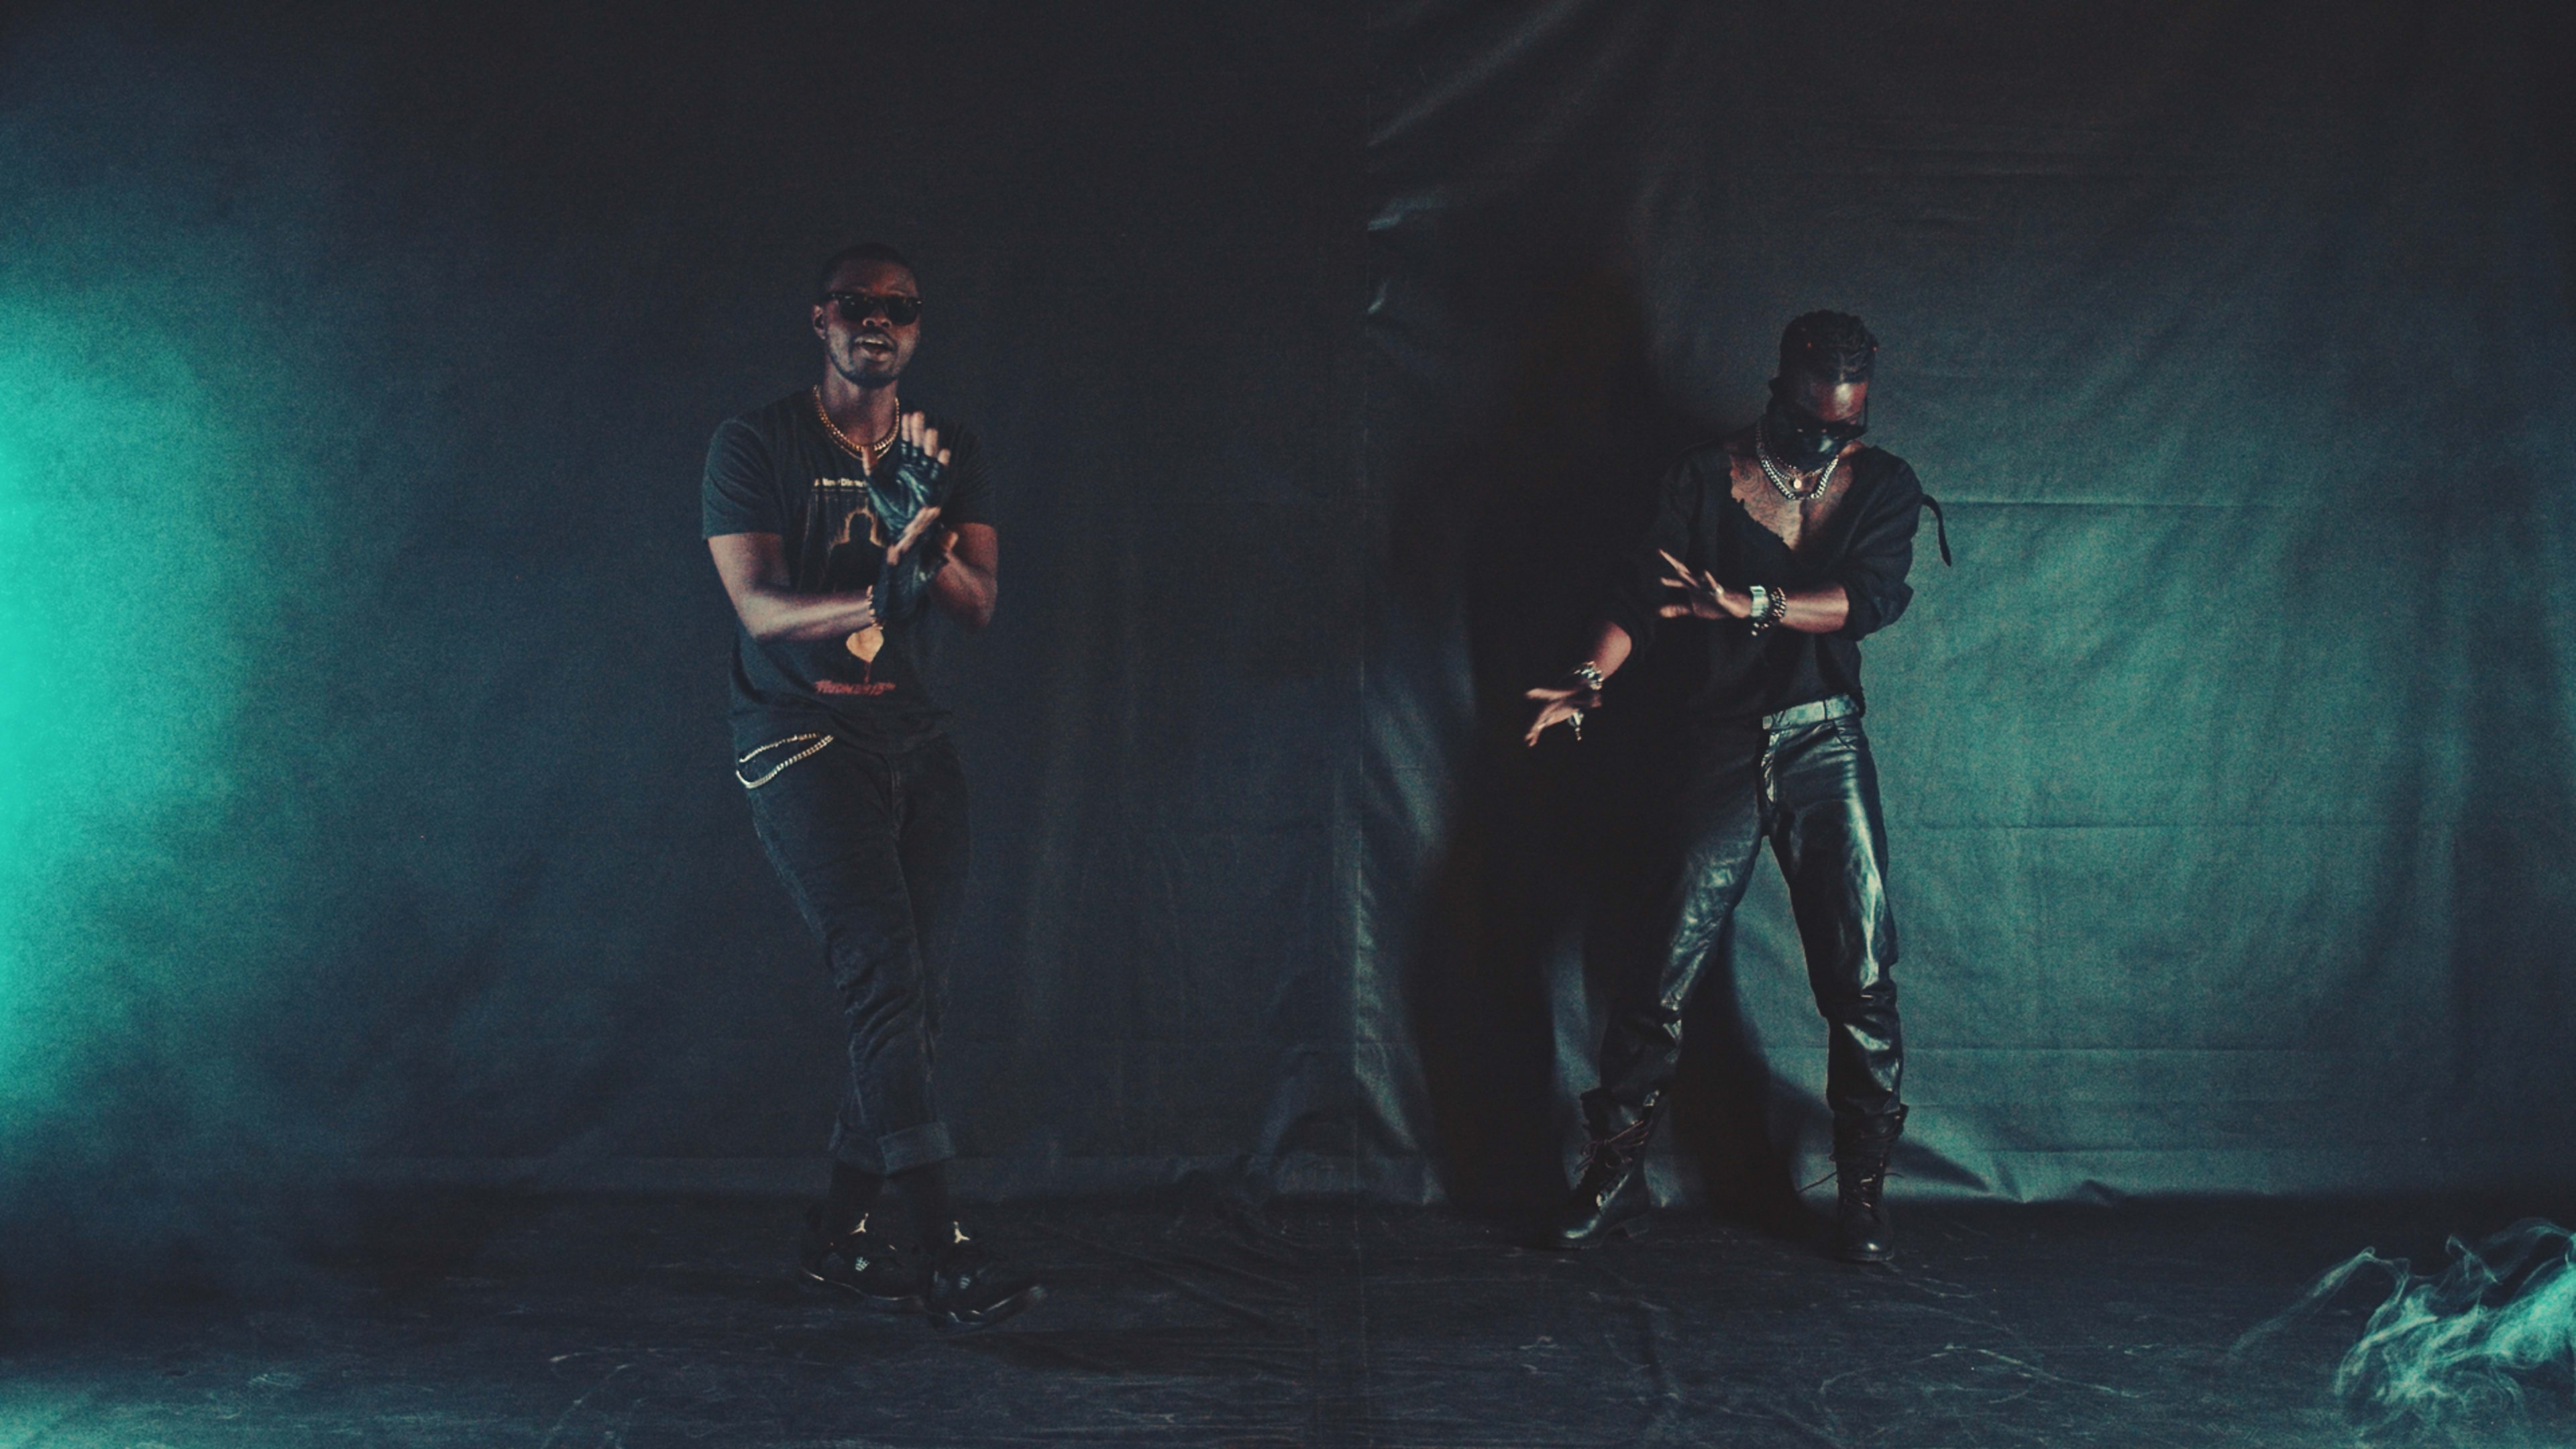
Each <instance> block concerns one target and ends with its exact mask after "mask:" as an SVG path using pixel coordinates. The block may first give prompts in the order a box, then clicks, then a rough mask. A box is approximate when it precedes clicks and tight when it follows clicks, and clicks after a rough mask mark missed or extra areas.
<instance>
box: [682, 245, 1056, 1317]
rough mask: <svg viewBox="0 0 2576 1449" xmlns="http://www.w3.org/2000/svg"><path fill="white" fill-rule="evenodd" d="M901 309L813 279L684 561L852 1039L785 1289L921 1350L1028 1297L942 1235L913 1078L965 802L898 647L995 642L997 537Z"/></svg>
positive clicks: (902, 269) (931, 1121)
mask: <svg viewBox="0 0 2576 1449" xmlns="http://www.w3.org/2000/svg"><path fill="white" fill-rule="evenodd" d="M921 309H922V301H921V284H920V282H919V281H918V279H917V278H916V277H915V276H914V274H913V270H912V265H911V264H910V263H909V262H907V261H905V260H904V259H903V257H902V256H900V255H899V254H897V253H896V252H895V251H894V250H893V249H892V248H889V247H886V246H883V245H881V244H878V243H873V242H871V243H864V244H861V245H859V246H854V247H850V248H847V249H845V250H843V251H841V252H839V253H837V254H835V255H834V256H833V257H832V258H831V259H830V260H829V261H827V262H826V263H824V266H823V270H822V274H821V276H820V277H819V278H818V280H817V283H816V287H815V301H814V308H813V328H814V335H815V336H816V337H818V338H820V339H822V342H823V351H824V362H825V367H824V371H823V381H822V382H821V384H820V385H818V386H816V387H813V388H810V389H807V390H804V391H801V392H797V393H793V394H791V395H789V396H787V397H785V398H781V399H780V400H778V401H777V402H774V403H772V404H770V405H769V406H767V407H765V408H761V409H759V410H757V411H755V412H749V413H744V414H743V415H741V416H740V417H736V418H732V419H729V420H728V421H726V423H725V424H724V425H723V426H722V427H720V428H718V429H717V430H716V435H715V438H714V440H713V441H712V442H711V443H710V444H709V445H708V447H707V470H706V479H705V484H704V487H703V491H702V505H703V506H702V511H703V514H704V533H705V536H706V540H707V548H708V551H709V552H710V553H712V554H713V555H714V557H715V564H716V572H717V574H718V575H719V576H721V577H722V579H723V580H724V587H725V593H726V594H727V595H728V596H729V597H730V598H731V599H732V600H733V608H734V614H735V616H736V619H737V622H738V624H739V627H738V628H737V629H736V630H735V633H734V651H733V710H732V724H733V741H734V744H733V748H734V757H735V761H734V774H735V778H737V779H738V780H740V781H741V782H742V785H743V788H744V790H746V791H747V792H748V793H749V795H750V800H751V813H752V821H753V824H754V825H755V826H756V827H757V829H758V830H759V833H760V839H761V844H762V845H763V846H764V847H766V849H767V850H768V853H769V859H770V863H771V864H772V865H773V866H775V867H776V868H777V870H778V875H779V878H780V879H781V880H782V881H784V882H785V883H786V886H787V889H788V893H789V894H790V895H791V896H793V897H794V898H795V901H796V905H797V909H798V910H799V911H800V912H801V913H802V914H803V915H804V917H805V920H806V923H807V924H808V925H809V926H811V927H812V928H813V930H814V933H815V934H816V935H817V936H819V937H821V938H822V942H823V948H824V955H825V958H826V961H827V964H828V965H829V967H830V969H831V973H832V982H833V986H834V988H835V989H836V990H837V992H838V994H839V996H840V1000H841V1011H842V1015H843V1018H844V1020H845V1021H846V1023H847V1026H848V1034H849V1076H848V1082H847V1087H846V1089H845V1090H844V1092H843V1094H842V1099H841V1106H840V1114H839V1117H838V1119H837V1120H836V1121H835V1122H834V1124H833V1129H832V1140H831V1154H832V1189H831V1195H830V1197H828V1198H827V1199H826V1200H825V1201H823V1202H822V1203H819V1204H817V1205H816V1206H815V1207H814V1208H813V1209H812V1210H811V1211H810V1212H809V1213H808V1215H807V1228H808V1232H807V1236H806V1241H805V1247H804V1251H803V1254H802V1258H803V1266H804V1271H805V1274H806V1276H807V1277H808V1278H810V1279H812V1280H813V1281H815V1282H817V1283H822V1284H826V1285H829V1286H831V1287H835V1288H839V1289H843V1290H845V1291H847V1292H849V1293H852V1294H854V1295H856V1296H857V1297H858V1298H859V1299H860V1300H861V1301H863V1302H865V1303H867V1304H868V1305H870V1306H871V1307H875V1308H880V1309H886V1310H894V1311H921V1312H927V1313H928V1314H929V1315H930V1317H931V1319H932V1321H933V1322H934V1323H936V1324H937V1325H938V1326H940V1327H941V1328H943V1329H948V1330H957V1329H968V1328H978V1327H982V1326H984V1325H985V1324H989V1323H993V1322H997V1321H999V1320H1000V1319H1003V1318H1007V1317H1009V1316H1010V1315H1011V1314H1013V1313H1017V1312H1019V1311H1020V1310H1021V1309H1023V1308H1026V1307H1028V1306H1029V1305H1030V1304H1032V1303H1035V1302H1037V1301H1038V1300H1039V1299H1040V1298H1042V1297H1043V1296H1045V1290H1044V1289H1043V1288H1041V1287H1040V1286H1038V1284H1037V1283H1036V1282H1035V1281H1034V1280H1033V1279H1030V1278H1029V1277H1027V1276H1026V1275H1024V1274H1020V1273H1017V1272H1014V1271H1013V1270H1011V1269H1010V1268H1009V1267H1008V1266H1007V1265H1005V1264H1003V1263H1002V1262H1001V1261H999V1260H998V1259H996V1258H994V1257H993V1256H992V1255H990V1254H989V1253H987V1252H985V1251H984V1249H983V1247H982V1245H981V1244H979V1243H977V1242H976V1241H975V1240H974V1239H972V1238H970V1237H969V1236H968V1235H967V1234H966V1232H965V1230H964V1229H963V1228H961V1227H959V1226H958V1224H957V1221H956V1218H955V1216H954V1214H953V1213H952V1212H951V1211H950V1210H949V1205H948V1192H947V1182H946V1178H945V1167H944V1164H945V1163H946V1162H947V1160H948V1159H949V1158H950V1157H952V1156H954V1155H955V1149H954V1147H953V1146H952V1145H951V1143H950V1141H949V1135H948V1125H947V1123H946V1122H944V1121H942V1120H941V1118H940V1115H939V1102H938V1094H937V1092H936V1090H935V1088H934V1086H933V1083H932V1080H931V1077H932V1072H931V1068H932V1061H933V1057H934V1055H935V1052H936V1049H937V1045H938V1038H939V1013H940V1005H941V999H942V995H943V989H942V988H943V982H944V966H945V959H944V958H945V955H946V950H947V946H948V942H949V937H950V936H951V934H952V933H953V929H954V926H955V915H956V907H957V902H958V897H959V891H960V889H961V887H962V886H963V885H964V883H965V876H966V853H967V834H966V779H965V775H964V772H963V771H962V769H961V768H960V766H959V763H958V759H957V750H956V747H955V746H954V745H953V744H951V743H950V742H949V739H948V736H947V733H946V729H945V722H946V719H947V712H946V711H945V710H943V709H941V708H940V707H939V705H938V702H937V701H936V700H934V699H933V698H932V697H931V695H930V691H929V689H928V688H927V686H926V685H925V683H924V681H923V679H922V676H921V671H920V668H919V661H918V657H917V654H916V650H915V645H916V642H917V639H918V636H919V632H920V629H921V627H922V626H923V625H924V624H925V623H927V622H928V621H927V619H926V618H925V617H924V616H925V615H926V614H927V613H928V611H929V610H931V609H933V608H936V609H938V610H939V611H940V612H942V613H945V614H947V615H948V616H949V617H950V618H952V619H955V620H957V621H958V622H960V623H962V624H965V625H967V626H968V627H970V628H980V627H982V626H983V625H984V624H986V623H988V622H990V620H991V619H992V617H993V600H994V594H995V588H996V576H997V573H998V570H999V566H1000V560H1001V543H1000V536H999V535H998V534H996V533H995V532H994V529H993V523H992V512H991V509H992V485H991V482H990V480H989V479H988V478H987V477H986V475H985V472H984V462H983V454H982V452H981V451H980V450H979V449H978V448H977V446H976V443H975V439H974V437H973V435H972V434H970V433H968V432H966V431H965V430H964V429H962V428H959V427H957V426H956V425H955V424H953V423H952V422H950V421H949V420H947V419H945V418H939V417H934V416H932V415H930V414H927V413H921V412H910V413H907V412H905V411H903V409H902V406H901V404H900V403H899V402H898V401H897V398H896V392H895V388H896V383H897V380H898V379H899V378H900V377H901V376H902V374H903V370H904V367H905V366H906V364H908V363H910V362H911V360H912V355H913V350H914V348H915V347H916V346H918V345H919V342H920V338H921Z"/></svg>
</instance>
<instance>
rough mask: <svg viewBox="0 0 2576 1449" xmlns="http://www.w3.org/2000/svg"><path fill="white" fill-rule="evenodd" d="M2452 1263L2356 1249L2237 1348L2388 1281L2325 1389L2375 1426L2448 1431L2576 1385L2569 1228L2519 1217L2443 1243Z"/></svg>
mask: <svg viewBox="0 0 2576 1449" xmlns="http://www.w3.org/2000/svg"><path fill="white" fill-rule="evenodd" d="M2448 1252H2449V1254H2450V1257H2451V1262H2450V1264H2449V1265H2448V1266H2446V1267H2444V1268H2443V1269H2441V1270H2440V1271H2439V1272H2435V1273H2431V1274H2419V1273H2417V1272H2415V1271H2414V1269H2413V1267H2412V1266H2411V1265H2410V1264H2409V1263H2408V1262H2407V1260H2406V1259H2404V1258H2384V1257H2381V1256H2380V1255H2379V1254H2378V1253H2377V1252H2375V1251H2372V1250H2369V1249H2364V1250H2363V1251H2361V1252H2359V1253H2356V1254H2354V1255H2353V1256H2352V1257H2351V1258H2350V1259H2348V1260H2346V1261H2345V1262H2343V1263H2342V1264H2340V1265H2338V1266H2337V1267H2335V1268H2334V1269H2332V1270H2331V1271H2329V1272H2327V1273H2326V1274H2325V1275H2324V1276H2322V1277H2320V1278H2318V1279H2317V1281H2316V1283H2315V1285H2314V1286H2312V1287H2311V1288H2309V1290H2308V1292H2307V1294H2306V1296H2304V1297H2303V1298H2301V1299H2300V1300H2299V1301H2298V1302H2297V1303H2296V1304H2293V1305H2292V1306H2291V1307H2290V1308H2289V1309H2288V1310H2287V1311H2285V1312H2283V1313H2281V1314H2279V1315H2277V1316H2275V1317H2273V1318H2271V1319H2269V1320H2267V1321H2265V1322H2264V1323H2261V1324H2259V1325H2257V1326H2256V1327H2255V1328H2253V1329H2252V1330H2251V1331H2249V1332H2248V1333H2247V1334H2246V1335H2245V1336H2244V1337H2243V1338H2241V1339H2239V1340H2237V1343H2236V1346H2235V1348H2234V1350H2233V1352H2232V1356H2234V1357H2239V1358H2241V1357H2242V1356H2243V1355H2244V1354H2245V1352H2246V1351H2247V1350H2248V1349H2250V1348H2252V1347H2253V1346H2254V1345H2255V1344H2256V1343H2258V1342H2260V1341H2262V1340H2264V1339H2267V1338H2269V1337H2271V1336H2272V1335H2274V1334H2276V1333H2278V1332H2280V1331H2281V1330H2282V1329H2285V1328H2287V1327H2289V1326H2290V1325H2291V1324H2293V1323H2295V1322H2298V1321H2299V1320H2301V1319H2304V1318H2306V1317H2308V1316H2309V1315H2311V1314H2313V1313H2315V1312H2316V1311H2317V1310H2319V1309H2320V1308H2323V1307H2324V1306H2325V1305H2326V1304H2328V1303H2330V1302H2332V1301H2333V1300H2334V1299H2335V1298H2336V1297H2337V1296H2339V1295H2340V1294H2341V1293H2342V1292H2343V1291H2344V1289H2345V1288H2346V1287H2347V1286H2349V1285H2350V1284H2351V1283H2352V1282H2353V1280H2354V1279H2356V1278H2361V1277H2365V1276H2367V1275H2370V1274H2373V1273H2385V1274H2386V1275H2387V1278H2388V1283H2389V1291H2388V1297H2387V1298H2386V1299H2385V1300H2384V1301H2382V1302H2381V1303H2380V1305H2379V1306H2378V1307H2377V1308H2376V1309H2374V1310H2372V1312H2371V1314H2370V1318H2369V1320H2368V1321H2367V1322H2366V1323H2364V1324H2363V1326H2362V1331H2361V1337H2360V1338H2359V1339H2358V1340H2357V1341H2356V1342H2355V1343H2354V1344H2353V1346H2352V1347H2351V1349H2349V1350H2348V1351H2346V1352H2345V1354H2344V1356H2343V1360H2342V1362H2340V1363H2339V1364H2337V1365H2336V1366H2335V1374H2334V1392H2335V1395H2336V1397H2337V1398H2339V1399H2341V1400H2342V1401H2343V1403H2344V1405H2345V1406H2346V1407H2347V1408H2348V1409H2349V1410H2350V1411H2351V1412H2352V1413H2353V1414H2354V1415H2355V1416H2356V1417H2358V1418H2360V1419H2363V1420H2365V1421H2366V1422H2368V1423H2369V1424H2370V1425H2371V1426H2372V1427H2377V1428H2387V1427H2394V1426H2397V1425H2400V1424H2403V1423H2409V1422H2412V1423H2415V1424H2419V1425H2423V1426H2435V1425H2444V1424H2454V1423H2457V1422H2459V1421H2461V1420H2463V1419H2465V1418H2468V1417H2471V1416H2479V1415H2484V1414H2490V1413H2497V1412H2510V1413H2518V1412H2520V1411H2522V1410H2523V1409H2524V1408H2525V1407H2526V1399H2525V1396H2526V1394H2527V1393H2528V1392H2529V1391H2530V1390H2531V1389H2532V1388H2533V1387H2535V1386H2541V1385H2547V1386H2552V1387H2555V1388H2557V1389H2559V1390H2562V1391H2563V1390H2565V1389H2566V1388H2567V1387H2568V1386H2569V1384H2570V1383H2571V1378H2572V1377H2576V1249H2571V1233H2570V1230H2569V1229H2566V1228H2562V1227H2559V1226H2558V1225H2556V1224H2555V1223H2550V1222H2545V1221H2542V1220H2540V1219H2538V1218H2528V1219H2525V1220H2523V1221H2522V1222H2519V1223H2516V1224H2514V1225H2513V1226H2512V1227H2510V1228H2507V1229H2505V1230H2504V1231H2503V1232H2501V1233H2497V1234H2495V1235H2494V1236H2492V1237H2490V1238H2488V1239H2487V1240H2486V1241H2484V1242H2483V1243H2480V1244H2479V1245H2478V1246H2477V1247H2475V1248H2470V1247H2468V1246H2467V1245H2465V1244H2463V1243H2462V1242H2461V1241H2460V1240H2459V1239H2458V1238H2452V1239H2451V1240H2450V1242H2449V1244H2448Z"/></svg>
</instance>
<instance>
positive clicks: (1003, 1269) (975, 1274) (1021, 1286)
mask: <svg viewBox="0 0 2576 1449" xmlns="http://www.w3.org/2000/svg"><path fill="white" fill-rule="evenodd" d="M949 1232H950V1234H951V1238H952V1240H951V1241H950V1242H948V1243H947V1244H945V1245H943V1246H942V1247H940V1248H939V1249H938V1255H939V1256H938V1263H937V1264H936V1266H934V1267H933V1268H932V1269H931V1271H930V1285H929V1289H928V1291H927V1293H926V1294H925V1295H924V1296H925V1297H926V1298H927V1299H928V1300H929V1303H928V1312H929V1314H930V1325H931V1327H933V1328H936V1329H937V1330H939V1331H940V1332H941V1333H972V1332H974V1331H975V1330H977V1329H979V1328H990V1327H992V1326H993V1325H994V1324H996V1323H999V1322H1001V1321H1002V1320H1003V1319H1005V1318H1008V1317H1010V1316H1011V1315H1013V1314H1015V1313H1018V1312H1020V1311H1021V1310H1023V1309H1028V1308H1034V1307H1036V1306H1037V1305H1038V1304H1040V1303H1043V1302H1045V1301H1046V1285H1044V1284H1042V1283H1040V1282H1038V1280H1037V1279H1035V1278H1033V1277H1031V1276H1030V1275H1028V1274H1026V1273H1023V1272H1020V1271H1019V1270H1017V1269H1015V1268H1013V1267H1011V1266H1010V1265H1009V1264H1007V1263H1004V1262H1003V1261H1002V1260H1001V1259H999V1258H996V1257H994V1256H993V1255H992V1254H991V1253H989V1252H986V1251H985V1250H984V1245H983V1244H981V1243H979V1242H976V1241H975V1240H974V1239H973V1238H970V1237H968V1236H967V1235H966V1229H965V1228H964V1227H963V1226H962V1225H952V1226H951V1227H950V1228H949Z"/></svg>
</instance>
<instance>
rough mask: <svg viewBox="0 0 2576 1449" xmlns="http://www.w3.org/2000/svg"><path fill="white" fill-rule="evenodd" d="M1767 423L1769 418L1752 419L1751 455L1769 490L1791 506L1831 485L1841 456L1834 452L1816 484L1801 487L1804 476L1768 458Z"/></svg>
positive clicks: (1813, 496)
mask: <svg viewBox="0 0 2576 1449" xmlns="http://www.w3.org/2000/svg"><path fill="white" fill-rule="evenodd" d="M1770 421H1771V420H1770V419H1769V418H1755V419H1754V420H1753V456H1754V457H1755V458H1756V459H1758V460H1760V462H1761V464H1762V476H1763V477H1765V478H1768V479H1770V480H1771V487H1772V489H1773V490H1774V491H1776V492H1777V493H1778V494H1779V495H1780V496H1781V497H1783V498H1786V499H1788V500H1789V501H1790V502H1792V503H1808V502H1812V501H1814V499H1815V498H1816V497H1817V495H1819V494H1821V493H1823V492H1824V491H1825V490H1826V489H1827V488H1829V487H1831V486H1832V485H1833V481H1834V469H1836V468H1838V467H1841V466H1842V461H1843V455H1842V454H1841V453H1839V452H1837V453H1835V454H1834V455H1833V456H1832V457H1831V458H1828V459H1826V460H1825V466H1824V471H1822V472H1820V473H1818V474H1817V475H1816V481H1815V482H1813V483H1808V484H1806V486H1805V487H1803V488H1802V487H1800V484H1802V483H1805V480H1806V477H1807V475H1806V474H1805V473H1803V472H1801V471H1800V470H1798V469H1796V468H1792V467H1789V466H1788V465H1787V464H1785V463H1780V462H1777V461H1775V460H1774V459H1773V458H1772V456H1771V444H1770V435H1771V433H1770Z"/></svg>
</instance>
